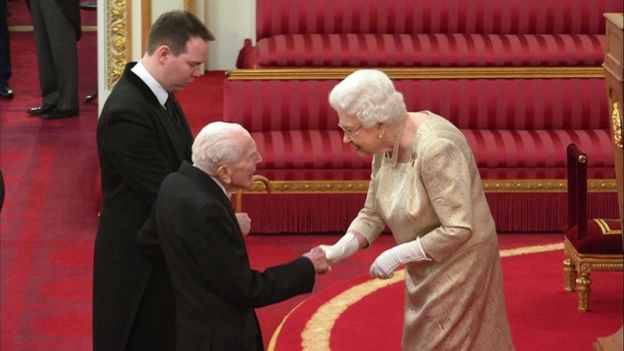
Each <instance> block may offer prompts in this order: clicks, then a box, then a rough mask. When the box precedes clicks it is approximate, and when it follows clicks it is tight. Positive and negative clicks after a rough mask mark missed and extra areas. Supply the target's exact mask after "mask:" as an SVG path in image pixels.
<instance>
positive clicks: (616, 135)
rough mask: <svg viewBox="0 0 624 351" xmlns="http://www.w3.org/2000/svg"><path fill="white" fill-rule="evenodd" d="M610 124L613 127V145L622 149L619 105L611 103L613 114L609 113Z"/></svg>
mask: <svg viewBox="0 0 624 351" xmlns="http://www.w3.org/2000/svg"><path fill="white" fill-rule="evenodd" d="M611 123H612V125H613V144H614V145H615V146H617V147H619V148H620V149H621V148H622V117H621V112H620V104H619V103H617V102H614V103H613V112H612V113H611Z"/></svg>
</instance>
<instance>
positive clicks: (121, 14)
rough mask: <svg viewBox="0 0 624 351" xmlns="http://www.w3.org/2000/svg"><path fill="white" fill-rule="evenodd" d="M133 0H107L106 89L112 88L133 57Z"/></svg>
mask: <svg viewBox="0 0 624 351" xmlns="http://www.w3.org/2000/svg"><path fill="white" fill-rule="evenodd" d="M131 2H132V1H131V0H109V1H106V12H105V22H106V28H108V29H109V30H108V32H107V35H106V89H107V90H111V89H112V88H113V85H114V84H115V82H117V80H118V79H119V77H121V75H122V74H123V70H124V67H125V65H126V62H128V61H129V60H130V58H131V54H132V50H131V48H132V42H131V34H130V33H131V28H132V11H131V8H132V3H131Z"/></svg>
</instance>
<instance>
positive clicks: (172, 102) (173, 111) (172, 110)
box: [165, 94, 182, 127]
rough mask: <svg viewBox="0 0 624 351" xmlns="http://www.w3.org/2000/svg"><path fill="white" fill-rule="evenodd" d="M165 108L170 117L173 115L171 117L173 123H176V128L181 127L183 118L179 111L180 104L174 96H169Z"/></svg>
mask: <svg viewBox="0 0 624 351" xmlns="http://www.w3.org/2000/svg"><path fill="white" fill-rule="evenodd" d="M165 108H166V109H167V112H168V113H169V115H171V117H172V118H173V121H174V122H175V123H176V126H178V127H181V126H182V116H181V115H180V111H179V110H178V104H177V102H176V99H175V97H174V96H173V95H172V94H169V97H168V98H167V101H166V102H165Z"/></svg>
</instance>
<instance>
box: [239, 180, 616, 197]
mask: <svg viewBox="0 0 624 351" xmlns="http://www.w3.org/2000/svg"><path fill="white" fill-rule="evenodd" d="M270 183H271V193H273V194H360V193H366V191H367V190H368V183H369V181H368V180H271V181H270ZM483 188H484V189H485V192H486V193H562V192H566V191H567V184H566V180H565V179H502V180H484V181H483ZM587 191H589V192H594V193H604V192H615V191H616V182H615V179H589V180H588V181H587ZM244 193H246V194H249V193H256V194H257V193H266V188H265V186H264V184H259V183H255V184H254V186H253V187H252V188H251V189H249V190H246V191H244Z"/></svg>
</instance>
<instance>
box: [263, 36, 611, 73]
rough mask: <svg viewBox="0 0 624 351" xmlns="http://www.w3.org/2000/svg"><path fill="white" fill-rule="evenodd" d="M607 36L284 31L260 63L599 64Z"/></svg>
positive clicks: (269, 41) (267, 44)
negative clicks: (286, 32) (300, 32)
mask: <svg viewBox="0 0 624 351" xmlns="http://www.w3.org/2000/svg"><path fill="white" fill-rule="evenodd" d="M604 40H605V37H604V35H602V34H589V35H588V34H557V35H550V34H549V35H546V34H542V35H534V34H519V35H516V34H505V35H497V34H471V33H461V34H458V33H453V34H441V33H436V34H352V33H350V34H314V33H311V34H286V35H283V34H280V35H275V36H272V37H268V38H264V39H261V40H259V41H258V43H257V44H256V57H255V60H256V64H257V65H258V67H281V68H284V67H474V66H507V67H509V66H599V65H600V64H602V62H603V59H604Z"/></svg>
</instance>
